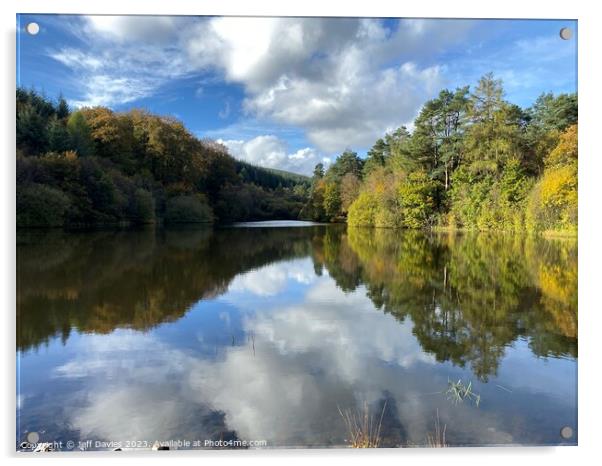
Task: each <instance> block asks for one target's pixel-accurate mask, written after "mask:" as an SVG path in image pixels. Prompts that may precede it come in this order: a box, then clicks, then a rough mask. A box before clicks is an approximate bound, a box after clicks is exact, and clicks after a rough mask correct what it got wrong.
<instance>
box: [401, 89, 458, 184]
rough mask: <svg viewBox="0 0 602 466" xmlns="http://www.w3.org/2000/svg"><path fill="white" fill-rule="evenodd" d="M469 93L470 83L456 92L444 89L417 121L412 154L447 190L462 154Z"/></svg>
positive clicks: (425, 106)
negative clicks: (462, 139)
mask: <svg viewBox="0 0 602 466" xmlns="http://www.w3.org/2000/svg"><path fill="white" fill-rule="evenodd" d="M467 95H468V87H463V88H458V89H456V91H455V92H451V91H448V90H447V89H444V90H443V91H441V92H440V93H439V96H438V97H437V98H436V99H432V100H429V101H428V102H427V103H426V104H425V105H424V107H423V108H422V110H421V112H420V114H419V115H418V118H416V121H415V127H416V128H415V130H414V134H413V135H412V151H411V156H412V158H413V159H415V160H416V161H417V162H418V164H419V165H420V166H421V167H422V168H423V169H425V170H426V172H427V174H428V175H429V176H430V177H431V178H433V179H435V180H440V181H441V182H442V183H443V185H444V188H445V190H446V191H447V190H448V189H449V184H450V175H451V171H452V170H453V169H454V168H455V167H456V166H457V164H458V163H459V161H460V157H461V152H462V147H461V144H460V143H461V138H462V133H463V127H464V124H465V116H466V112H467V110H468V98H467Z"/></svg>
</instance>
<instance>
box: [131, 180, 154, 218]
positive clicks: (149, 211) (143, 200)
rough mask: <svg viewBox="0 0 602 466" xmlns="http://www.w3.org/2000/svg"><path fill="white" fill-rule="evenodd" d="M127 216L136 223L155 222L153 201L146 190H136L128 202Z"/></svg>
mask: <svg viewBox="0 0 602 466" xmlns="http://www.w3.org/2000/svg"><path fill="white" fill-rule="evenodd" d="M129 209H130V210H129V216H130V218H131V219H132V220H133V221H134V222H136V223H153V222H154V221H155V200H154V199H153V195H152V194H151V193H150V192H148V191H147V190H146V189H143V188H138V189H136V191H134V195H133V196H132V199H131V201H130V206H129Z"/></svg>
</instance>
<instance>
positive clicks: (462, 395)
mask: <svg viewBox="0 0 602 466" xmlns="http://www.w3.org/2000/svg"><path fill="white" fill-rule="evenodd" d="M445 394H446V395H447V399H448V400H451V402H452V403H454V404H458V403H462V402H463V401H464V400H469V401H473V402H474V404H475V406H476V407H477V408H478V407H479V403H480V402H481V395H479V394H477V393H475V392H473V391H472V382H471V381H469V382H468V385H465V384H464V382H462V379H459V380H458V381H457V382H452V381H451V380H449V379H448V381H447V391H446V392H445Z"/></svg>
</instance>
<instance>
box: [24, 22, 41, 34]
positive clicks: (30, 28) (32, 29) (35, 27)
mask: <svg viewBox="0 0 602 466" xmlns="http://www.w3.org/2000/svg"><path fill="white" fill-rule="evenodd" d="M25 30H26V31H27V34H29V35H30V36H35V35H36V34H37V33H38V32H40V25H39V24H38V23H29V24H27V26H25Z"/></svg>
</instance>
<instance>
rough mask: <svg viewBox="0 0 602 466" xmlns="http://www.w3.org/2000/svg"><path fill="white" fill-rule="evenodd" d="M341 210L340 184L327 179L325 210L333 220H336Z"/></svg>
mask: <svg viewBox="0 0 602 466" xmlns="http://www.w3.org/2000/svg"><path fill="white" fill-rule="evenodd" d="M340 211H341V194H340V192H339V186H338V184H337V183H336V182H335V181H334V180H333V181H327V182H326V183H325V185H324V212H325V213H326V216H327V217H328V218H330V219H331V220H335V219H336V218H337V217H338V216H339V213H340Z"/></svg>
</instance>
